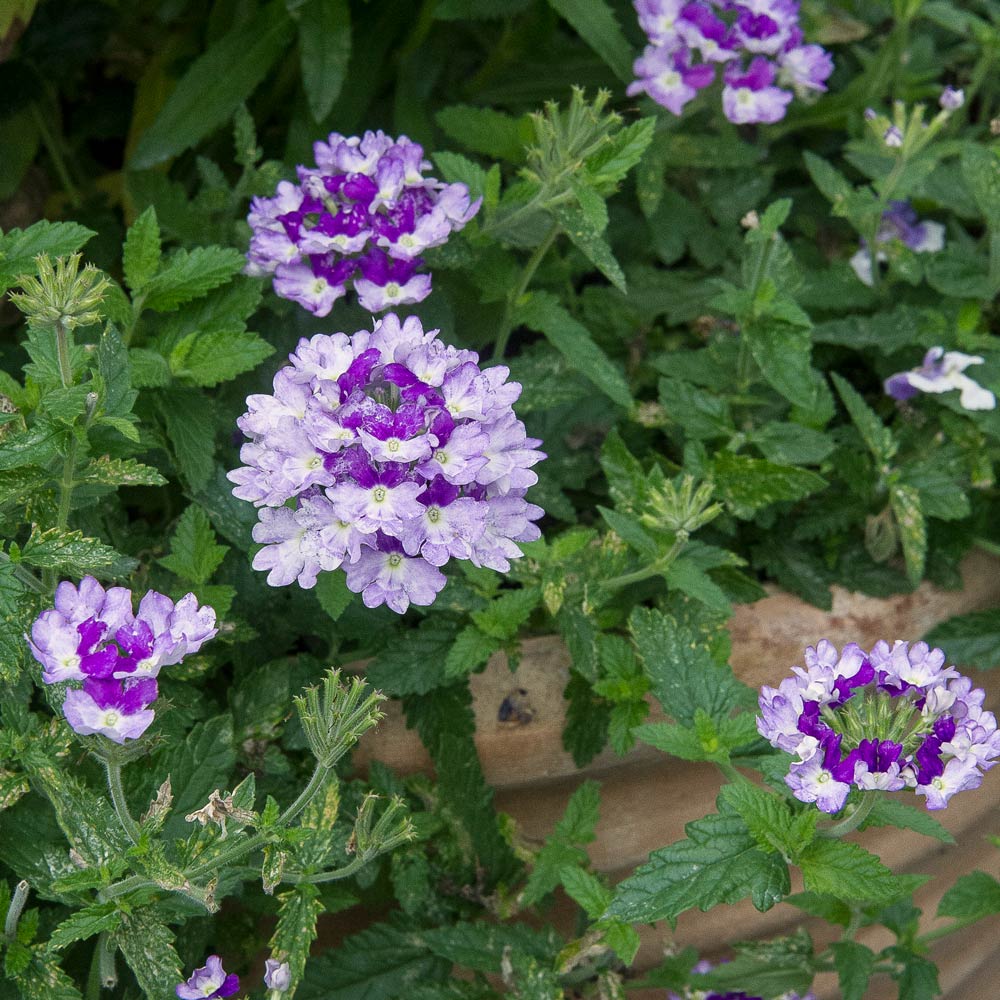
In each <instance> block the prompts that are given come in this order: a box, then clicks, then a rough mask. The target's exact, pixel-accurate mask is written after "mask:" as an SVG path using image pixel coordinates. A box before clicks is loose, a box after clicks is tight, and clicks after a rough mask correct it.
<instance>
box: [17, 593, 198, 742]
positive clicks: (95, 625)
mask: <svg viewBox="0 0 1000 1000" xmlns="http://www.w3.org/2000/svg"><path fill="white" fill-rule="evenodd" d="M217 631H218V630H217V629H216V628H215V611H214V610H213V609H212V608H210V607H208V606H207V605H206V606H203V607H198V600H197V598H196V597H195V596H194V594H187V595H186V596H184V597H182V598H181V599H180V600H179V601H178V602H177V603H176V604H174V602H173V601H172V600H171V599H170V598H169V597H165V596H164V595H163V594H158V593H157V592H156V591H155V590H151V591H149V592H148V593H147V594H146V595H145V596H144V597H143V598H142V600H141V601H140V602H139V610H138V612H137V613H135V614H133V613H132V592H131V591H130V590H126V589H125V588H124V587H111V588H110V589H109V590H105V589H104V588H103V587H102V586H101V584H100V583H98V581H97V580H95V579H94V578H93V577H92V576H85V577H84V578H83V580H81V581H80V587H79V589H77V588H76V587H75V586H74V585H73V584H72V583H69V582H63V583H60V584H59V586H58V587H57V588H56V595H55V607H54V608H52V609H50V610H48V611H43V612H42V613H41V614H40V615H39V616H38V618H37V619H36V620H35V623H34V625H32V627H31V639H30V640H29V642H28V645H29V646H30V648H31V652H32V655H33V656H34V657H35V659H36V660H37V661H38V662H39V663H40V664H41V665H42V667H43V668H44V669H43V672H42V680H43V681H44V682H45V683H46V684H61V683H63V682H67V681H68V682H71V683H74V684H75V683H78V682H82V686H81V687H71V688H70V690H69V691H67V692H66V700H65V701H64V702H63V714H64V715H65V716H66V721H67V722H68V723H69V724H70V725H71V726H72V727H73V729H75V730H76V732H78V733H80V734H82V735H84V736H89V735H91V734H93V733H100V734H101V735H103V736H106V737H107V738H108V739H109V740H112V741H113V742H115V743H124V742H125V740H126V739H138V737H140V736H141V735H142V734H143V733H144V732H145V731H146V730H147V729H148V728H149V726H150V724H151V723H152V721H153V718H154V715H155V713H154V712H153V710H152V709H151V708H150V705H152V704H153V702H155V701H156V698H157V686H156V678H157V675H158V674H159V672H160V668H161V667H165V666H170V665H172V664H176V663H180V662H181V660H182V659H183V658H184V657H185V656H187V655H188V654H190V653H196V652H197V651H198V650H199V649H200V648H201V646H202V645H203V643H205V642H207V641H208V640H209V639H211V638H212V637H213V636H214V635H215V634H216V632H217Z"/></svg>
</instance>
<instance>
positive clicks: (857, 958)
mask: <svg viewBox="0 0 1000 1000" xmlns="http://www.w3.org/2000/svg"><path fill="white" fill-rule="evenodd" d="M830 949H831V950H832V951H833V964H834V965H835V966H836V969H837V978H838V979H839V980H840V995H841V998H842V1000H864V995H865V991H866V990H867V989H868V980H869V979H871V976H872V973H873V972H874V971H875V953H874V952H873V951H872V950H871V949H870V948H866V947H865V946H864V945H863V944H858V942H857V941H834V942H833V943H832V944H831V945H830Z"/></svg>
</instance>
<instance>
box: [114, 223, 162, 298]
mask: <svg viewBox="0 0 1000 1000" xmlns="http://www.w3.org/2000/svg"><path fill="white" fill-rule="evenodd" d="M159 266H160V226H159V223H158V222H157V221H156V209H155V208H154V207H153V206H152V205H150V206H149V207H148V208H147V209H146V210H145V211H144V212H143V213H142V215H140V216H139V218H138V219H136V220H135V222H134V223H132V225H131V226H130V227H129V231H128V235H127V236H126V237H125V246H124V247H123V248H122V269H123V270H124V272H125V284H126V285H128V287H129V288H130V289H132V291H133V293H135V292H141V291H142V290H143V289H144V288H145V287H146V285H148V284H149V282H150V280H151V279H152V277H153V275H154V274H156V272H157V270H158V269H159Z"/></svg>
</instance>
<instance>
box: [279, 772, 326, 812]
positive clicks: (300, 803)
mask: <svg viewBox="0 0 1000 1000" xmlns="http://www.w3.org/2000/svg"><path fill="white" fill-rule="evenodd" d="M329 774H330V768H328V767H326V766H325V765H324V764H320V763H317V764H316V768H315V770H314V771H313V773H312V777H310V779H309V783H308V784H307V785H306V787H305V788H303V789H302V791H301V793H300V794H299V797H298V798H297V799H296V800H295V801H294V802H293V803H292V804H291V805H290V806H289V807H288V808H287V809H286V810H285V811H284V812H283V813H282V814H281V819H280V820H279V821H278V822H279V823H280V824H281V825H282V826H287V825H288V824H289V823H291V821H292V820H293V819H295V817H296V816H298V814H299V813H300V812H302V810H303V809H305V807H306V806H307V805H309V803H310V802H311V801H312V799H313V797H314V796H315V795H316V793H317V792H319V790H320V789H321V788H322V787H323V785H324V784H326V779H327V777H328V776H329Z"/></svg>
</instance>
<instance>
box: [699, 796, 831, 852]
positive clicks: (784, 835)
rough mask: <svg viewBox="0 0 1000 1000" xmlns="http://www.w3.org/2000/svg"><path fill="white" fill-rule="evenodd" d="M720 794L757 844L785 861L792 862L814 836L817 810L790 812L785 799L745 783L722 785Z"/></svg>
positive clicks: (817, 817) (817, 818)
mask: <svg viewBox="0 0 1000 1000" xmlns="http://www.w3.org/2000/svg"><path fill="white" fill-rule="evenodd" d="M719 794H720V796H721V800H722V801H723V802H725V803H726V805H728V806H729V807H730V809H731V810H732V811H733V812H736V813H739V815H740V816H741V817H742V819H743V822H744V823H746V825H747V829H748V830H749V831H750V833H751V834H752V835H753V837H754V839H755V840H756V841H757V843H758V844H759V845H760V846H761V847H762V848H763V849H764V850H766V851H777V852H778V853H779V854H781V855H782V856H783V857H784V858H785V860H786V861H789V862H790V861H794V860H795V859H796V858H797V857H798V856H799V855H800V854H801V853H802V851H804V850H805V849H806V848H807V847H808V846H809V844H811V843H812V841H813V839H814V837H815V835H816V823H817V821H818V820H819V811H818V810H816V809H808V810H806V811H804V812H800V813H793V812H792V810H791V808H790V807H789V804H788V802H787V800H786V799H783V798H779V797H778V796H777V795H776V794H775V793H774V792H770V791H767V790H765V789H763V788H758V787H757V786H756V785H751V784H749V783H745V782H738V783H733V784H729V785H724V786H723V788H722V791H721V792H720V793H719Z"/></svg>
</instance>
